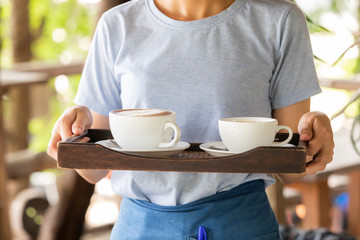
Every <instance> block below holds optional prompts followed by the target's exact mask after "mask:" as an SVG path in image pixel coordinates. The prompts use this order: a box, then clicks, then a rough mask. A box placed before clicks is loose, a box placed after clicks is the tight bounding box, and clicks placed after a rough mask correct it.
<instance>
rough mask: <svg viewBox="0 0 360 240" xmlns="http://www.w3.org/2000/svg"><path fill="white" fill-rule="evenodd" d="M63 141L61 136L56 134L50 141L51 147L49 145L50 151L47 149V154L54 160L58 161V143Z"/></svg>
mask: <svg viewBox="0 0 360 240" xmlns="http://www.w3.org/2000/svg"><path fill="white" fill-rule="evenodd" d="M60 141H61V136H60V134H58V133H57V134H54V135H52V137H51V139H50V141H49V145H48V149H47V153H48V155H49V156H51V157H52V158H54V159H55V160H57V151H58V146H57V144H58V142H60Z"/></svg>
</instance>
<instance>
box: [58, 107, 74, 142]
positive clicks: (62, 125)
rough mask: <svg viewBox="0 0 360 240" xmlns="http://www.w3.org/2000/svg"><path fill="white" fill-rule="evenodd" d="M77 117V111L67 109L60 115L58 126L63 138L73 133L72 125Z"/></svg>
mask: <svg viewBox="0 0 360 240" xmlns="http://www.w3.org/2000/svg"><path fill="white" fill-rule="evenodd" d="M75 119H76V114H75V111H65V112H64V114H63V116H62V117H60V119H59V123H58V126H59V127H58V128H59V133H60V135H61V138H62V139H67V138H69V137H71V136H72V135H73V131H72V129H71V127H72V125H73V123H74V121H75Z"/></svg>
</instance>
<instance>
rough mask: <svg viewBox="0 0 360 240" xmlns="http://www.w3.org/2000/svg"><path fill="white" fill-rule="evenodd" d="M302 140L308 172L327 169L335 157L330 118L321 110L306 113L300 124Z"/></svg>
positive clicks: (313, 172)
mask: <svg viewBox="0 0 360 240" xmlns="http://www.w3.org/2000/svg"><path fill="white" fill-rule="evenodd" d="M298 131H299V134H300V141H303V142H304V145H305V146H306V154H307V155H308V156H307V162H308V163H307V165H306V174H315V173H317V172H319V171H322V170H324V169H325V167H326V165H327V164H328V163H330V162H331V161H332V159H333V153H334V146H335V144H334V140H333V132H332V129H331V124H330V119H329V118H328V117H327V116H326V115H325V114H324V113H321V112H308V113H305V114H304V115H303V116H302V117H301V119H300V121H299V125H298Z"/></svg>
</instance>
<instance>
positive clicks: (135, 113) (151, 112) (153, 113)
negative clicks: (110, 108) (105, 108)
mask: <svg viewBox="0 0 360 240" xmlns="http://www.w3.org/2000/svg"><path fill="white" fill-rule="evenodd" d="M114 113H115V114H116V115H121V116H128V117H157V116H167V115H171V114H172V112H171V111H168V110H163V109H123V110H117V111H115V112H114Z"/></svg>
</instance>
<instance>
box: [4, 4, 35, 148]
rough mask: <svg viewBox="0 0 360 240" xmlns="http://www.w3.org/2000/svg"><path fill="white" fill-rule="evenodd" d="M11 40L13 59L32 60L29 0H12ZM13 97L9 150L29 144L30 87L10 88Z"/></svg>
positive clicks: (9, 126) (17, 60) (9, 121)
mask: <svg viewBox="0 0 360 240" xmlns="http://www.w3.org/2000/svg"><path fill="white" fill-rule="evenodd" d="M11 3H12V8H11V9H12V12H11V25H12V26H11V41H12V44H13V61H14V62H15V63H18V62H27V61H30V60H31V57H32V54H31V42H32V36H31V33H30V27H29V9H28V5H29V0H12V1H11ZM9 96H10V99H11V111H10V119H8V122H7V123H8V127H7V129H9V133H8V134H7V137H8V138H7V139H8V141H9V142H8V144H7V145H6V146H7V148H6V149H7V152H13V151H17V150H21V149H25V148H27V146H28V121H29V117H30V101H29V97H30V92H29V88H28V87H14V88H12V89H10V91H9Z"/></svg>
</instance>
